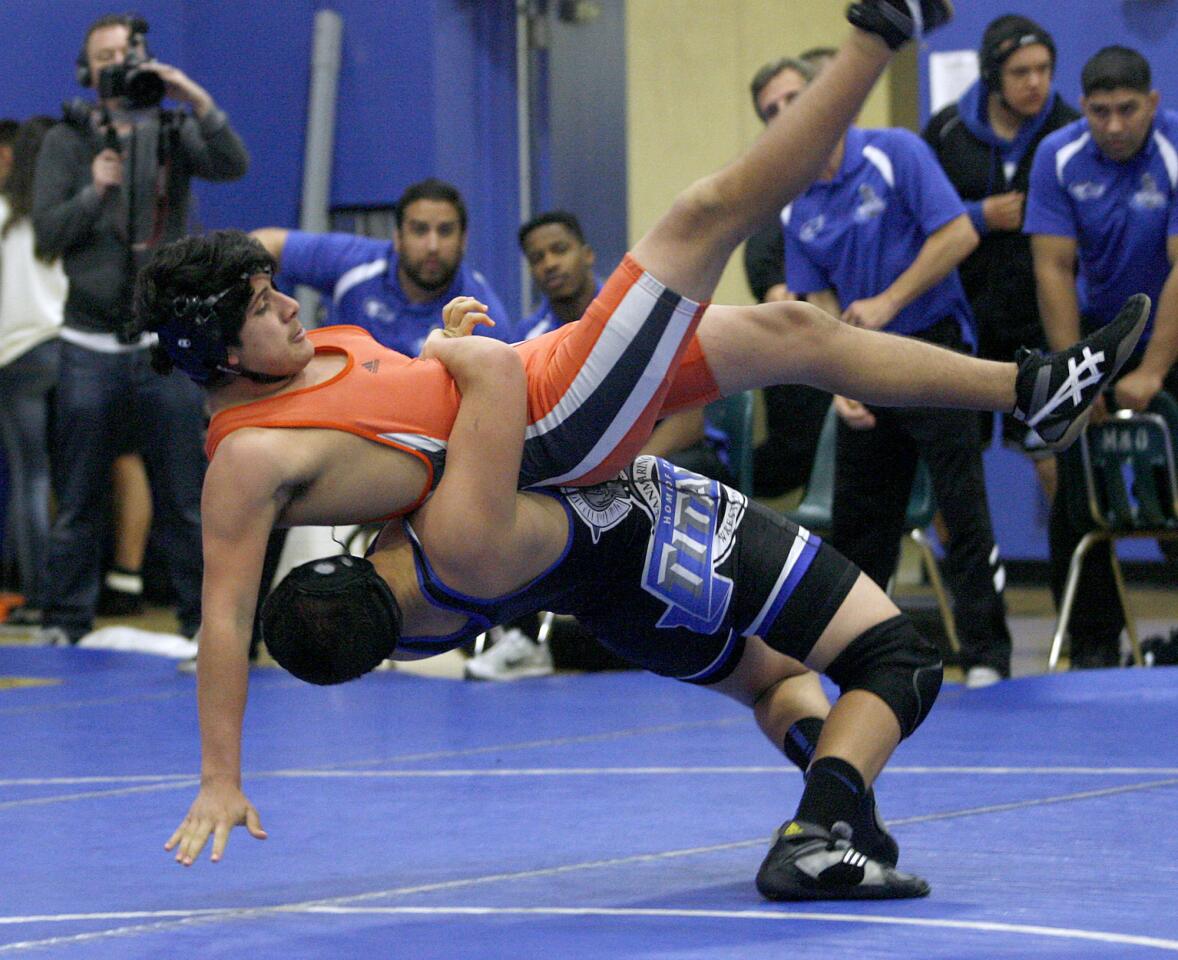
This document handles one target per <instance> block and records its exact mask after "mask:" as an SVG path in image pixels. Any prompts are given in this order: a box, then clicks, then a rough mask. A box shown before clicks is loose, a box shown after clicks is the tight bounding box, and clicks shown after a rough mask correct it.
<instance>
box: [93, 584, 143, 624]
mask: <svg viewBox="0 0 1178 960" xmlns="http://www.w3.org/2000/svg"><path fill="white" fill-rule="evenodd" d="M95 612H96V613H97V614H98V615H99V616H100V617H137V616H139V614H141V613H142V612H143V594H141V593H127V592H126V591H125V590H112V589H111V588H110V587H108V586H105V585H104V586H103V588H102V591H101V592H100V593H99V594H98V607H97V609H96V611H95Z"/></svg>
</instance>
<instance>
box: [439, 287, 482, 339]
mask: <svg viewBox="0 0 1178 960" xmlns="http://www.w3.org/2000/svg"><path fill="white" fill-rule="evenodd" d="M487 309H488V308H487V305H486V304H485V303H480V302H479V301H478V300H476V299H475V298H474V297H455V298H454V299H453V300H451V301H450V302H449V303H448V304H446V305H445V306H444V307H442V323H443V324H444V326H443V328H442V333H443V335H445V336H447V337H469V336H470V335H471V334H472V333H474V328H475V327H493V326H495V321H494V320H492V319H491V318H490V317H489V316H488V315H487Z"/></svg>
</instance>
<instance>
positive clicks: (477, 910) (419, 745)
mask: <svg viewBox="0 0 1178 960" xmlns="http://www.w3.org/2000/svg"><path fill="white" fill-rule="evenodd" d="M0 677H2V678H5V679H11V678H13V677H18V678H20V679H21V683H22V685H20V686H8V685H6V686H5V687H4V688H3V689H0V744H3V746H0V756H2V758H3V762H2V764H0V832H2V835H3V837H4V841H3V854H4V855H3V859H2V861H0V955H9V954H13V955H24V954H28V955H29V956H38V957H40V956H45V957H79V958H90V957H103V958H107V957H109V958H118V960H127V958H140V957H152V958H156V957H164V956H197V957H201V958H202V960H203V958H213V957H232V958H234V960H240V958H242V957H247V958H249V960H269V958H279V957H282V958H286V957H405V958H414V960H418V958H421V960H425V958H463V960H475V958H487V957H513V958H520V957H522V958H531V957H541V956H551V957H560V958H562V960H578V958H586V960H588V958H593V960H602V958H618V957H635V958H637V957H641V958H691V960H709V958H716V960H719V958H732V957H742V958H743V957H788V958H789V960H807V958H816V960H832V958H845V957H854V958H914V957H920V958H930V957H937V958H942V957H943V958H953V960H973V958H977V960H982V958H985V960H994V958H1004V957H1011V958H1014V957H1017V958H1021V960H1025V958H1037V957H1060V958H1064V957H1066V958H1069V960H1076V958H1089V957H1091V958H1101V960H1107V958H1117V960H1119V958H1131V957H1142V958H1148V957H1150V956H1160V955H1165V954H1174V953H1178V905H1176V900H1178V865H1176V864H1178V835H1176V832H1175V830H1174V826H1173V823H1174V811H1175V809H1176V808H1178V737H1176V736H1175V732H1176V729H1175V728H1176V727H1178V670H1175V669H1173V668H1160V669H1155V670H1119V671H1100V672H1090V673H1081V674H1065V675H1060V676H1053V677H1035V678H1028V679H1022V680H1015V681H1011V682H1009V683H1004V684H1000V685H998V686H995V687H990V688H988V689H984V690H976V691H972V690H971V691H966V690H964V689H962V688H960V687H957V686H952V685H949V686H947V687H946V688H945V691H944V692H943V693H942V695H941V699H940V701H939V702H938V704H937V706H936V708H935V709H934V710H933V713H932V716H931V717H930V718H929V720H928V722H927V723H926V724H925V725H924V727H923V728H922V729H921V730H920V731H919V732H918V733H917V735H916V736H915V737H914V738H913V739H912V740H911V741H909V742H907V743H905V744H903V745H901V748H900V750H899V752H898V753H897V755H896V757H895V758H894V760H893V763H892V766H891V767H889V769H888V770H887V771H885V773H884V774H883V776H882V777H881V778H880V780H879V783H878V785H877V790H878V794H879V798H880V804H881V807H882V809H883V812H884V814H885V816H887V817H888V818H889V820H890V823H891V825H892V827H893V829H894V832H895V834H896V837H897V839H898V840H899V842H900V848H901V856H900V866H901V867H902V868H906V869H908V870H911V871H913V872H916V873H919V874H921V875H922V876H925V877H926V878H928V880H929V881H930V883H931V884H932V887H933V892H932V895H931V896H930V897H929V898H928V899H925V900H916V901H894V902H886V903H813V904H770V903H766V902H764V901H762V900H761V899H760V898H759V897H758V895H757V893H756V891H755V889H754V888H753V875H754V873H755V872H756V869H757V866H758V864H759V863H760V860H761V858H762V856H763V855H764V853H765V851H766V849H767V846H768V837H769V835H770V833H771V832H772V831H773V830H774V829H775V828H776V827H777V826H778V824H779V823H780V822H781V821H782V820H784V819H786V818H787V817H788V816H789V815H790V814H791V813H792V812H793V808H794V805H795V803H796V801H797V798H798V796H799V794H800V790H801V777H800V775H799V774H798V773H797V772H796V771H795V770H793V768H792V767H790V766H789V765H788V764H787V763H786V761H785V760H784V759H782V758H781V757H780V756H779V755H778V754H777V753H776V752H775V751H774V750H773V749H772V748H771V747H770V746H769V744H768V743H767V742H766V741H765V740H764V739H763V737H762V736H761V735H760V733H759V732H758V731H757V730H756V728H755V725H754V724H753V721H752V717H751V714H750V713H749V712H748V711H746V710H744V709H743V708H741V707H739V706H737V705H736V704H733V703H731V702H729V701H727V700H725V699H723V698H721V697H719V696H716V695H715V694H711V693H708V692H706V691H703V690H699V689H695V688H692V687H688V686H684V685H679V684H675V683H672V682H669V681H666V680H660V679H659V678H656V677H654V676H650V675H647V674H641V673H622V674H598V675H587V676H561V677H554V678H550V679H544V680H533V681H523V682H518V683H514V684H507V685H490V684H488V685H477V684H470V683H462V682H457V681H447V680H435V679H425V678H420V677H410V676H406V675H398V674H395V673H382V674H376V675H373V676H370V677H368V678H366V679H365V680H364V681H362V682H360V683H356V684H351V685H349V686H346V687H337V688H331V689H318V688H312V687H307V686H303V685H301V684H299V683H297V682H296V681H294V680H291V679H289V678H287V677H286V675H285V674H282V673H280V672H278V671H274V670H262V671H256V672H255V673H254V675H253V677H252V684H253V686H252V692H251V703H250V708H249V713H248V714H247V717H246V745H245V757H244V766H245V769H246V771H247V773H246V780H245V789H246V792H247V794H248V795H249V796H250V798H251V799H252V800H253V802H254V803H255V804H256V805H257V807H258V809H259V810H260V812H261V815H262V822H263V824H264V825H265V826H266V828H267V830H268V831H269V833H270V839H269V840H267V841H265V842H259V841H256V840H253V839H252V838H250V837H249V836H248V834H246V833H245V832H244V831H243V830H237V831H235V832H234V835H233V838H232V841H231V842H230V845H229V848H228V851H227V854H226V858H225V860H224V861H223V862H222V863H220V864H210V863H209V862H208V860H207V859H202V860H201V861H200V862H199V863H198V864H196V865H195V866H194V867H192V868H191V869H187V870H186V869H184V868H181V867H179V866H177V865H176V864H175V863H174V862H173V860H172V857H171V855H169V854H167V853H165V852H164V851H163V843H164V841H165V840H166V839H167V838H168V836H169V835H170V834H171V832H172V830H173V829H174V828H175V826H176V825H177V823H178V822H179V821H180V819H181V818H182V816H183V815H184V812H185V811H186V810H187V808H188V805H189V803H190V802H191V800H192V798H193V796H194V795H195V792H196V776H195V773H196V770H197V752H196V751H197V730H196V718H195V702H194V689H195V683H194V680H193V678H192V677H189V676H182V675H178V674H177V673H176V671H175V668H174V666H173V664H172V663H171V662H169V661H162V660H158V659H155V658H151V657H145V656H140V655H134V654H118V653H110V652H105V651H84V650H48V649H31V648H12V647H8V648H0ZM30 683H39V685H27V684H30ZM206 858H207V850H206Z"/></svg>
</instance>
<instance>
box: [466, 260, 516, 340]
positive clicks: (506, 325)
mask: <svg viewBox="0 0 1178 960" xmlns="http://www.w3.org/2000/svg"><path fill="white" fill-rule="evenodd" d="M462 269H463V272H464V273H465V274H466V277H465V283H464V286H465V287H466V288H467V290H468V291H469V293H468V294H467V295H468V296H471V297H475V298H476V299H478V300H481V301H482V302H483V303H485V304H486V305H487V315H488V316H489V317H490V318H491V319H492V320H494V321H495V326H493V327H490V328H488V327H479V328H478V329H477V331H476V332H478V333H481V334H483V335H484V336H488V337H494V338H495V339H496V340H502V341H503V342H504V343H515V341H516V340H518V339H520V338H519V337H518V336H517V335H516V329H517V328H516V323H515V320H514V319H513V318H512V317H511V315H510V314H508V312H507V308H506V307H504V306H503V301H502V300H501V299H499V294H497V293H496V292H495V290H494V288H493V287H492V286H491V284H490V283H488V282H487V278H486V277H484V276H483V275H482V274H481V273H479V271H477V270H472V269H470V268H468V267H467V266H466V265H465V264H464V265H463V268H462Z"/></svg>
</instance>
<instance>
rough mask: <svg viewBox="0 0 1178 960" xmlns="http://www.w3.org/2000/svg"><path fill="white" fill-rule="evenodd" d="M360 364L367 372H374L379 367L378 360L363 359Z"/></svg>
mask: <svg viewBox="0 0 1178 960" xmlns="http://www.w3.org/2000/svg"><path fill="white" fill-rule="evenodd" d="M360 366H362V367H363V368H364V369H365V370H367V371H368V372H369V373H376V371H377V370H378V369H379V368H380V361H379V360H365V361H364V362H363V363H362V364H360Z"/></svg>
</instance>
